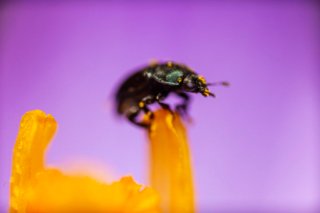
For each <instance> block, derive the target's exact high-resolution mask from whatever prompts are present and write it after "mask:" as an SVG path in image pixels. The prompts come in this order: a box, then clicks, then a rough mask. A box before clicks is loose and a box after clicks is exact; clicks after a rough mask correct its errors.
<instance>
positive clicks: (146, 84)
mask: <svg viewBox="0 0 320 213" xmlns="http://www.w3.org/2000/svg"><path fill="white" fill-rule="evenodd" d="M214 84H221V85H225V86H227V85H228V83H227V82H219V83H214ZM214 84H208V83H206V80H205V79H204V78H203V77H202V76H200V75H198V74H197V73H195V72H194V71H193V70H192V69H190V68H189V67H187V66H185V65H183V64H178V63H174V62H170V61H169V62H165V63H153V64H151V65H149V66H147V67H144V68H142V69H139V70H138V71H136V72H135V73H134V74H133V75H131V76H130V77H129V78H128V79H127V80H126V81H124V82H123V83H122V84H121V86H120V87H119V89H118V90H117V93H116V104H117V111H118V114H122V115H125V116H126V117H127V118H128V119H129V120H130V121H131V122H132V123H134V124H136V125H138V126H141V127H149V124H146V123H143V122H141V121H137V116H138V114H139V112H140V111H143V112H144V113H149V114H150V115H151V118H152V116H153V113H152V112H151V111H150V109H149V108H148V105H150V104H152V103H154V102H157V103H158V104H159V105H160V106H161V107H163V108H165V109H168V110H170V107H169V105H168V104H165V103H163V102H162V101H163V100H164V99H165V98H166V97H167V96H168V95H169V93H171V92H173V93H175V94H177V95H178V96H180V97H181V98H182V99H183V102H182V103H181V104H178V105H177V106H176V110H177V111H178V112H180V113H181V114H186V112H187V109H188V106H189V102H190V98H189V95H188V94H187V92H192V93H201V94H202V95H203V96H205V97H207V96H212V97H214V94H213V93H211V92H210V91H209V89H208V87H207V86H209V85H214ZM170 111H171V110H170Z"/></svg>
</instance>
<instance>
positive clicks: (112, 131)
mask: <svg viewBox="0 0 320 213" xmlns="http://www.w3.org/2000/svg"><path fill="white" fill-rule="evenodd" d="M231 2H232V3H224V2H220V1H218V2H211V3H210V2H205V1H203V2H198V3H197V2H195V1H194V2H193V1H192V2H191V1H189V2H187V3H180V2H179V1H175V2H174V3H169V2H166V3H160V2H157V1H153V2H152V3H148V2H144V1H140V2H138V3H135V4H133V3H128V2H126V1H123V2H122V3H112V2H110V3H105V2H103V1H95V2H92V3H86V2H85V1H81V3H79V2H78V3H76V2H73V1H70V2H68V3H62V2H59V1H58V2H56V1H54V2H50V3H41V2H37V1H35V2H28V1H24V3H21V2H20V3H12V4H9V3H7V4H2V5H1V6H0V7H1V8H0V18H1V19H0V24H1V26H0V27H1V28H0V92H1V93H0V113H1V114H0V116H1V117H0V169H1V170H0V199H1V200H0V209H3V208H6V207H7V202H8V189H9V177H10V170H11V152H12V147H13V144H14V141H15V137H16V134H17V130H18V126H19V121H20V118H21V116H22V114H23V113H24V112H26V111H28V110H31V109H42V110H44V111H46V112H47V113H51V114H53V115H54V117H55V118H56V119H57V120H58V122H59V130H58V134H57V136H56V138H55V140H54V143H53V144H52V146H51V147H50V150H49V152H48V157H47V162H48V164H50V165H54V166H57V167H62V168H65V167H66V162H72V161H77V159H78V161H79V160H81V161H86V159H90V161H91V162H94V163H97V164H98V165H103V167H105V169H107V170H108V171H109V172H111V173H113V176H114V177H115V178H117V177H120V176H122V175H126V174H132V175H133V176H134V177H135V178H136V179H137V180H138V181H139V182H141V183H147V172H146V170H147V154H146V153H147V152H146V151H147V150H146V148H147V146H146V140H145V134H144V133H143V132H142V131H141V130H139V129H137V128H135V127H133V126H131V125H129V124H128V123H127V122H125V121H124V120H120V119H117V118H116V117H115V116H114V114H113V111H112V92H113V90H114V88H115V87H116V85H117V84H118V83H119V82H120V81H121V80H122V79H123V78H124V77H125V76H126V75H127V74H128V73H129V72H130V70H132V68H135V67H137V66H140V65H144V64H146V63H148V61H150V60H151V59H173V60H175V61H179V62H184V63H186V64H188V65H190V66H191V67H193V68H194V69H195V70H196V71H197V72H199V73H201V74H202V75H204V76H206V78H207V80H208V81H218V80H228V81H230V82H231V83H232V86H231V87H230V88H214V89H213V90H214V91H215V93H216V94H217V98H216V99H205V98H203V97H201V96H194V99H193V100H194V101H193V103H192V108H191V112H190V114H191V115H192V116H193V118H194V122H193V124H189V125H188V126H189V127H188V129H189V135H190V143H191V144H190V145H191V149H192V154H193V164H194V170H195V182H196V192H197V193H196V195H197V206H198V209H201V210H209V209H210V210H216V211H217V212H220V211H231V212H239V211H244V212H248V211H249V210H259V211H260V212H261V211H265V212H276V211H280V210H285V211H291V212H312V211H316V208H317V206H318V204H319V199H320V186H319V183H320V182H319V181H320V178H319V174H320V173H319V156H320V153H319V152H320V151H319V141H320V135H319V124H320V119H319V118H320V116H319V110H320V108H319V105H320V104H319V101H320V100H319V97H320V90H319V88H320V87H319V85H320V78H319V56H320V54H319V47H320V45H319V38H320V36H319V31H318V30H319V26H320V25H319V7H318V5H316V4H314V3H311V2H308V1H288V2H285V1H281V2H278V1H272V2H268V1H265V2H260V3H257V2H256V1H244V2H242V3H236V1H231ZM72 159H75V160H72Z"/></svg>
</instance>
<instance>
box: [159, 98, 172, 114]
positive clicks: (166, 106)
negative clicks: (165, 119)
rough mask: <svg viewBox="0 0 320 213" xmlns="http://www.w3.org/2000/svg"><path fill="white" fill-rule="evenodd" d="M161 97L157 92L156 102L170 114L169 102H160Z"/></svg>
mask: <svg viewBox="0 0 320 213" xmlns="http://www.w3.org/2000/svg"><path fill="white" fill-rule="evenodd" d="M162 99H163V96H162V95H161V94H158V95H157V96H156V101H157V103H158V104H159V105H160V106H161V107H162V108H163V109H165V110H168V111H169V112H170V113H171V114H173V111H172V110H171V108H170V106H169V104H166V103H163V102H161V100H162Z"/></svg>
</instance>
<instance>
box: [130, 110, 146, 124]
mask: <svg viewBox="0 0 320 213" xmlns="http://www.w3.org/2000/svg"><path fill="white" fill-rule="evenodd" d="M139 112H140V110H138V111H136V112H135V113H132V114H129V115H127V117H128V119H129V121H130V122H131V123H133V124H135V125H137V126H140V127H143V128H149V127H150V124H147V123H143V122H139V121H137V120H136V118H137V116H138V114H139Z"/></svg>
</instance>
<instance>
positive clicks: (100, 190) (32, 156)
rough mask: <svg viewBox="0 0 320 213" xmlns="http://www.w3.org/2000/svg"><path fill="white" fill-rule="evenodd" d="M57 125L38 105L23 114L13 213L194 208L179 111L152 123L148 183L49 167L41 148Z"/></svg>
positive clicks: (16, 149) (12, 187) (16, 156)
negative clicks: (105, 179) (101, 178)
mask: <svg viewBox="0 0 320 213" xmlns="http://www.w3.org/2000/svg"><path fill="white" fill-rule="evenodd" d="M56 129H57V123H56V121H55V119H54V118H53V117H52V116H51V115H46V114H45V113H44V112H42V111H40V110H34V111H30V112H27V113H26V114H25V115H24V116H23V118H22V120H21V123H20V130H19V133H18V136H17V140H16V144H15V146H14V150H13V161H12V175H11V184H10V212H11V213H15V212H17V213H25V212H27V213H30V212H32V213H37V212H38V213H44V212H50V213H51V212H141V213H142V212H143V213H147V212H148V213H149V212H150V213H152V212H194V199H193V183H192V173H191V166H190V157H189V151H188V145H187V137H186V130H185V128H184V126H183V124H182V122H181V120H180V118H179V115H177V114H176V115H172V114H171V113H170V112H167V111H165V110H159V111H157V112H156V113H155V119H154V120H153V121H152V123H151V128H150V130H149V131H148V135H149V139H150V141H149V144H150V183H151V186H143V185H140V184H138V183H136V182H135V181H134V179H133V177H130V176H127V177H122V178H121V179H120V180H117V181H114V182H112V183H104V182H101V181H99V180H96V179H94V178H93V177H90V176H86V175H83V176H80V175H77V176H76V175H67V174H64V173H63V172H62V171H60V170H59V169H57V168H48V167H47V166H46V164H45V151H46V148H47V146H48V144H49V143H50V141H51V139H52V138H53V136H54V134H55V132H56Z"/></svg>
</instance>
